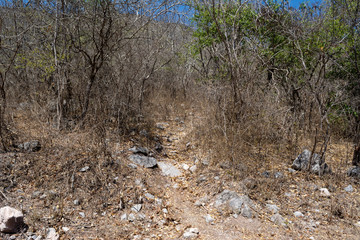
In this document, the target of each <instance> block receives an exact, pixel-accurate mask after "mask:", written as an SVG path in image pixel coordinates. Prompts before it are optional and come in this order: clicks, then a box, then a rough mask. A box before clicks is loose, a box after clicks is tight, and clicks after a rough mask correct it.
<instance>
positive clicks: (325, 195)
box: [319, 188, 331, 197]
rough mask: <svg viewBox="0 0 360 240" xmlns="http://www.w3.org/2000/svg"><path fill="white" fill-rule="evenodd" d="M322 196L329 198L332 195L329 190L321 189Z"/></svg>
mask: <svg viewBox="0 0 360 240" xmlns="http://www.w3.org/2000/svg"><path fill="white" fill-rule="evenodd" d="M319 190H320V195H321V196H324V197H329V196H330V195H331V194H330V192H329V190H328V189H327V188H320V189H319Z"/></svg>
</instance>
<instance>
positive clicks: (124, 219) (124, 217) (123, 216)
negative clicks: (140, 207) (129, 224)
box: [120, 213, 127, 221]
mask: <svg viewBox="0 0 360 240" xmlns="http://www.w3.org/2000/svg"><path fill="white" fill-rule="evenodd" d="M120 220H122V221H126V220H127V214H126V213H124V214H123V215H121V216H120Z"/></svg>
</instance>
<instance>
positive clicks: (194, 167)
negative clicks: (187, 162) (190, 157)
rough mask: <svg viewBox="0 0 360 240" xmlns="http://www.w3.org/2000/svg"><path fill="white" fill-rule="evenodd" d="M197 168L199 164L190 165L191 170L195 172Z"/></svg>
mask: <svg viewBox="0 0 360 240" xmlns="http://www.w3.org/2000/svg"><path fill="white" fill-rule="evenodd" d="M196 169H197V166H196V165H193V166H191V167H190V169H189V170H190V172H192V173H194V172H196Z"/></svg>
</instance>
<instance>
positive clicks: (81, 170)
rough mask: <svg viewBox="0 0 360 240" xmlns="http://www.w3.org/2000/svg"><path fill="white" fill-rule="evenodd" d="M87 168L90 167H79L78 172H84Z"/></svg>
mask: <svg viewBox="0 0 360 240" xmlns="http://www.w3.org/2000/svg"><path fill="white" fill-rule="evenodd" d="M89 169H90V167H89V166H86V167H83V168H81V169H80V170H79V171H80V172H86V171H87V170H89Z"/></svg>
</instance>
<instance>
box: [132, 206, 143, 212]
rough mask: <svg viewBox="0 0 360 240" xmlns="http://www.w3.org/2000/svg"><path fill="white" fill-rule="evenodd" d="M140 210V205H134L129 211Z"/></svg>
mask: <svg viewBox="0 0 360 240" xmlns="http://www.w3.org/2000/svg"><path fill="white" fill-rule="evenodd" d="M141 208H142V205H141V204H135V205H134V206H132V208H131V210H132V211H133V212H140V210H141Z"/></svg>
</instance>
